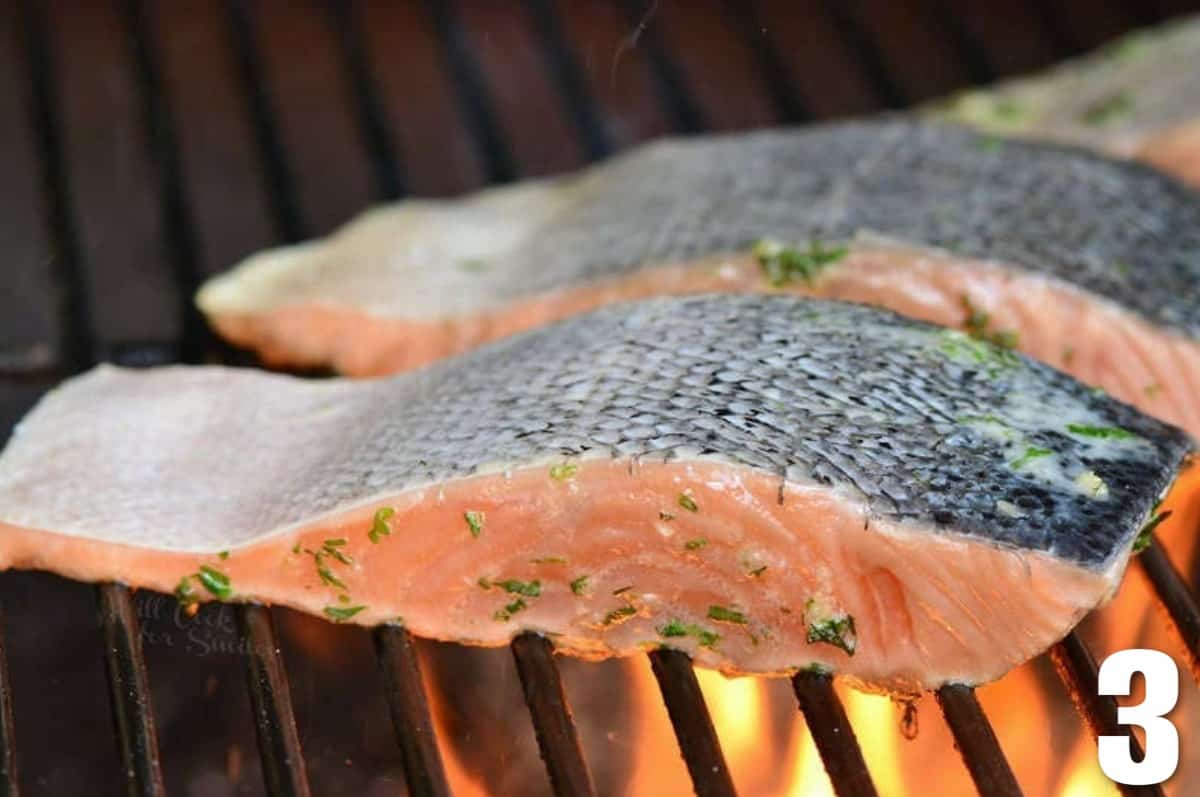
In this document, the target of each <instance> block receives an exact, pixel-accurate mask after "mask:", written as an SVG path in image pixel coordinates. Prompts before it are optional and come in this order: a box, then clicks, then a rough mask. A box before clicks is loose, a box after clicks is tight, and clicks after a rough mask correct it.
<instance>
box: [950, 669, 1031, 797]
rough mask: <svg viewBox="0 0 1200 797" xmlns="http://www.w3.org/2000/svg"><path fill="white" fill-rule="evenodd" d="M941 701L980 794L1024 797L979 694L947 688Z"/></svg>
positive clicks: (952, 687)
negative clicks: (980, 703)
mask: <svg viewBox="0 0 1200 797" xmlns="http://www.w3.org/2000/svg"><path fill="white" fill-rule="evenodd" d="M937 701H938V705H940V706H941V707H942V714H943V715H945V717H946V724H947V725H949V726H950V732H951V733H952V734H954V744H955V746H956V747H958V751H959V752H960V753H961V754H962V758H963V763H965V764H966V765H967V771H968V772H970V773H971V780H973V781H975V788H976V789H978V790H979V793H980V794H981V795H984V797H1021V787H1020V786H1019V785H1017V778H1016V776H1015V775H1013V771H1012V767H1010V766H1009V765H1008V759H1007V758H1005V757H1004V751H1002V750H1001V749H1000V741H999V740H998V739H997V738H996V732H995V731H994V730H992V726H991V723H989V722H988V719H987V715H986V714H984V713H983V708H981V707H980V705H979V699H978V698H976V697H975V690H974V689H972V688H971V687H969V686H961V685H958V684H947V685H946V686H943V687H942V688H941V689H939V690H938V691H937Z"/></svg>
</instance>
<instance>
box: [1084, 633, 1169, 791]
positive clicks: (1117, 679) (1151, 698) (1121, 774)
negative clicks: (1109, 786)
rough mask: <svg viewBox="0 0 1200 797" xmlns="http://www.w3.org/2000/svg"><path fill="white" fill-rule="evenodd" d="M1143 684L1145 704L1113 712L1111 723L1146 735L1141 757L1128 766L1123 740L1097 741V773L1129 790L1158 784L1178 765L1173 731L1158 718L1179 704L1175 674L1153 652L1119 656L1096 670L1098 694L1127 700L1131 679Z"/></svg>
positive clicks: (1123, 652) (1129, 652)
mask: <svg viewBox="0 0 1200 797" xmlns="http://www.w3.org/2000/svg"><path fill="white" fill-rule="evenodd" d="M1135 672H1140V673H1142V675H1144V676H1145V678H1146V699H1145V700H1143V701H1142V702H1141V704H1139V705H1136V706H1121V707H1119V708H1118V709H1117V722H1119V723H1121V724H1122V725H1140V726H1141V727H1142V728H1143V729H1144V730H1145V731H1146V757H1145V758H1143V759H1142V760H1141V761H1134V760H1133V758H1132V757H1131V755H1130V752H1129V736H1101V737H1100V742H1099V744H1100V769H1102V770H1104V774H1105V775H1107V776H1108V777H1109V779H1111V780H1113V781H1115V782H1117V783H1125V784H1128V785H1130V786H1146V785H1149V784H1151V783H1162V782H1163V781H1164V780H1166V779H1167V778H1169V777H1171V775H1172V774H1174V772H1175V767H1177V766H1178V765H1179V731H1177V730H1176V729H1175V726H1174V725H1172V724H1171V721H1170V720H1169V719H1167V718H1166V717H1164V716H1163V715H1164V714H1166V713H1167V712H1168V711H1170V710H1171V709H1173V708H1175V702H1176V701H1177V700H1178V699H1179V670H1178V669H1177V668H1176V667H1175V662H1174V661H1172V660H1171V657H1170V656H1168V655H1167V654H1165V653H1163V652H1161V651H1158V650H1146V649H1144V648H1134V649H1131V650H1119V651H1117V652H1116V653H1114V654H1112V655H1111V656H1109V657H1108V658H1107V659H1105V660H1104V663H1103V664H1101V665H1100V694H1102V695H1128V694H1129V691H1130V681H1131V680H1132V679H1133V674H1134V673H1135Z"/></svg>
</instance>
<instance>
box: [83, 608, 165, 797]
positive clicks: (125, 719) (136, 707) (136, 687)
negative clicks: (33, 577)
mask: <svg viewBox="0 0 1200 797" xmlns="http://www.w3.org/2000/svg"><path fill="white" fill-rule="evenodd" d="M97 592H98V597H99V604H100V605H99V609H100V629H101V632H102V634H103V639H104V664H105V667H106V668H107V670H108V691H109V695H108V696H109V699H110V700H111V701H112V712H113V721H114V724H115V725H116V730H117V750H118V751H119V753H120V756H121V766H122V770H123V774H124V776H125V786H126V792H127V793H128V794H131V795H135V794H136V795H148V796H158V795H163V794H165V793H166V792H165V789H164V788H163V779H162V770H161V768H160V765H159V756H158V738H157V737H156V736H155V733H154V712H153V711H152V710H151V708H150V683H149V679H148V677H147V675H146V663H145V660H144V659H143V658H142V640H141V635H140V632H139V631H138V621H137V611H136V610H135V609H134V607H133V598H132V597H131V596H130V594H129V589H128V588H127V587H124V586H122V585H120V584H101V585H100V587H99V588H98V589H97Z"/></svg>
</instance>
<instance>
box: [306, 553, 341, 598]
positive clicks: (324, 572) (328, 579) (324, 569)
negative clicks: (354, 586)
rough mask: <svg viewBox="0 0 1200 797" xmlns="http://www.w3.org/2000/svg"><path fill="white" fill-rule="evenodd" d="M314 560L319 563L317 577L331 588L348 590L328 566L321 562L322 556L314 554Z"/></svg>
mask: <svg viewBox="0 0 1200 797" xmlns="http://www.w3.org/2000/svg"><path fill="white" fill-rule="evenodd" d="M313 558H314V559H316V561H317V575H318V576H320V577H321V581H322V582H323V583H324V584H325V585H326V586H329V587H337V588H338V589H346V585H345V584H343V583H342V580H341V579H340V578H338V577H337V576H335V575H334V574H333V571H332V570H330V569H329V567H328V565H326V564H325V563H324V562H322V561H321V555H320V554H319V553H314V554H313Z"/></svg>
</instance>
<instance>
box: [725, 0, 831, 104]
mask: <svg viewBox="0 0 1200 797" xmlns="http://www.w3.org/2000/svg"><path fill="white" fill-rule="evenodd" d="M725 12H726V15H727V16H728V17H729V18H730V19H732V20H733V22H734V24H735V25H737V27H738V31H739V32H740V33H741V36H742V39H743V40H745V42H746V46H747V47H748V48H749V49H750V52H752V53H753V54H754V58H755V61H756V62H757V63H758V71H759V73H760V74H761V75H762V78H763V81H764V83H765V85H766V87H767V92H768V93H769V94H770V96H771V102H772V103H773V104H774V106H775V113H777V114H779V118H780V119H782V120H783V121H784V122H787V123H789V124H796V123H797V122H806V121H808V120H810V119H812V118H813V112H812V109H810V108H809V107H808V105H807V104H806V103H805V102H804V100H803V99H802V98H801V95H800V90H799V89H798V88H796V84H795V81H793V80H792V78H791V76H790V75H789V74H788V71H787V67H785V66H784V64H783V59H782V58H781V57H780V56H779V50H778V49H777V48H776V47H775V44H774V43H773V42H772V41H771V37H769V36H768V35H767V33H766V26H765V25H763V23H762V20H761V19H759V16H758V10H757V9H756V8H755V4H754V3H753V2H751V0H725Z"/></svg>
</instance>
